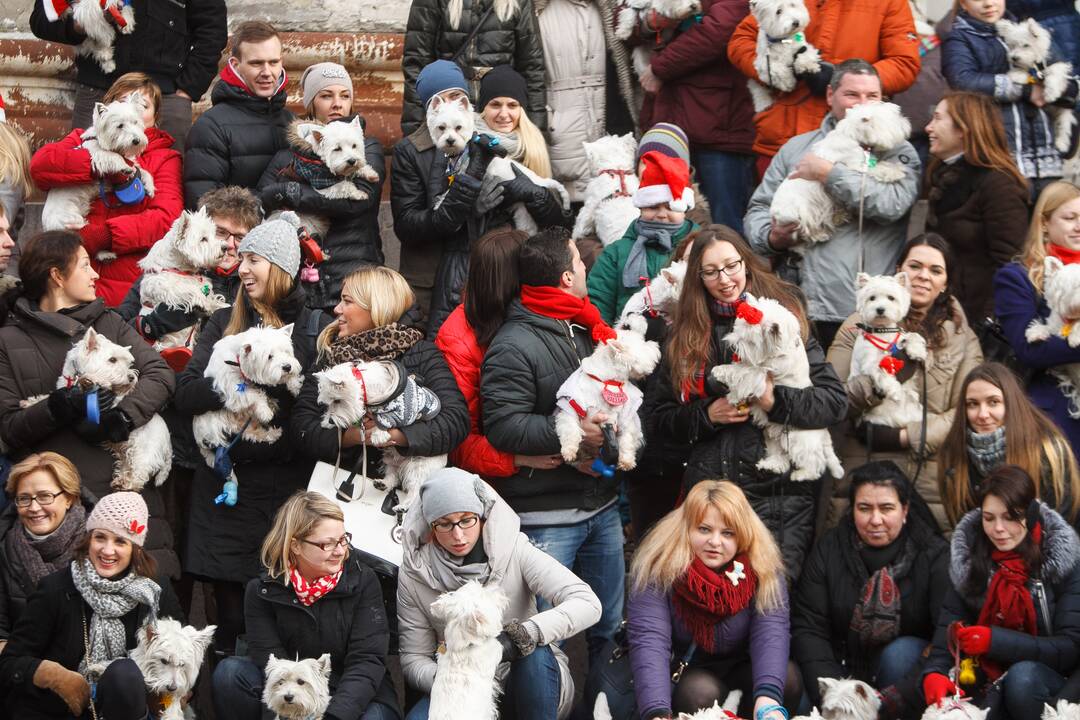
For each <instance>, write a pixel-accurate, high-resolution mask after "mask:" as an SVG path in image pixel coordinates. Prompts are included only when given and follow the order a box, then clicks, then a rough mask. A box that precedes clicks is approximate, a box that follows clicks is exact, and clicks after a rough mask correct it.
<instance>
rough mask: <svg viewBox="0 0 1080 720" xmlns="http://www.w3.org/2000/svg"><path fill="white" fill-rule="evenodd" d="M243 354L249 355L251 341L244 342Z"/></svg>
mask: <svg viewBox="0 0 1080 720" xmlns="http://www.w3.org/2000/svg"><path fill="white" fill-rule="evenodd" d="M244 354H245V355H250V354H251V343H244Z"/></svg>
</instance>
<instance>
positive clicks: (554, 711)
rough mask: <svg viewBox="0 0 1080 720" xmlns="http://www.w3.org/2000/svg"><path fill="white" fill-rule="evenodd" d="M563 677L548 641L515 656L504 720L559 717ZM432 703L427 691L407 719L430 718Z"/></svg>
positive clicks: (505, 697) (504, 701) (501, 705)
mask: <svg viewBox="0 0 1080 720" xmlns="http://www.w3.org/2000/svg"><path fill="white" fill-rule="evenodd" d="M559 678H560V676H559V661H558V660H556V659H555V653H553V652H552V651H551V648H550V647H548V646H546V645H545V646H541V647H538V648H536V650H534V651H533V652H532V654H530V655H528V656H526V657H523V658H520V659H518V660H515V661H514V662H513V663H511V664H510V676H509V677H508V678H507V679H506V691H505V692H504V693H503V696H502V699H501V700H500V701H499V710H500V712H499V717H500V718H502V719H503V720H555V719H556V717H557V716H558V712H559V693H560V690H561V688H562V685H561V682H560V679H559ZM430 707H431V697H430V696H429V695H425V696H424V697H423V698H421V699H420V702H418V703H416V704H415V705H413V707H412V710H410V711H409V714H408V715H406V717H405V720H427V716H428V709H429V708H430ZM365 720H366V718H365Z"/></svg>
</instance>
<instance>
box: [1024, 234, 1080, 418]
mask: <svg viewBox="0 0 1080 720" xmlns="http://www.w3.org/2000/svg"><path fill="white" fill-rule="evenodd" d="M1043 297H1045V298H1046V304H1047V305H1049V306H1050V316H1049V317H1047V318H1046V321H1045V322H1043V321H1041V320H1032V321H1031V324H1030V325H1029V326H1028V328H1027V331H1026V332H1025V334H1024V336H1025V338H1026V339H1027V341H1028V342H1029V343H1037V342H1045V341H1046V340H1049V339H1050V338H1052V337H1062V338H1065V342H1067V343H1068V344H1069V347H1071V348H1075V347H1080V328H1078V327H1076V321H1077V320H1078V319H1080V265H1075V264H1070V265H1065V264H1063V263H1062V262H1061V261H1060V260H1058V259H1057V258H1056V257H1053V256H1052V255H1051V256H1047V258H1046V260H1044V261H1043ZM1050 373H1051V374H1052V375H1053V376H1054V377H1056V378H1057V380H1058V387H1059V388H1060V389H1061V391H1062V393H1064V395H1065V397H1067V398H1068V399H1069V416H1070V417H1072V418H1080V363H1069V364H1067V365H1058V366H1057V367H1056V368H1054V369H1052V370H1051V371H1050Z"/></svg>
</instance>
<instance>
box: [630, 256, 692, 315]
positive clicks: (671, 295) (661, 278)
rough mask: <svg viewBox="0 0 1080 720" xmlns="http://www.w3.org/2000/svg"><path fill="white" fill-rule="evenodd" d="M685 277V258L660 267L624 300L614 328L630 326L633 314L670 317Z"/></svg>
mask: <svg viewBox="0 0 1080 720" xmlns="http://www.w3.org/2000/svg"><path fill="white" fill-rule="evenodd" d="M685 278H686V261H685V260H679V261H678V262H673V263H671V264H670V265H668V266H667V267H666V268H664V269H662V270H661V271H660V272H659V274H657V276H656V277H654V278H653V279H652V280H650V281H649V283H648V284H647V285H646V286H645V287H643V288H641V289H640V290H638V291H637V292H636V293H634V294H633V295H631V296H630V299H629V300H627V301H626V305H624V306H623V311H622V315H621V316H619V321H618V322H617V323H615V328H616V329H621V328H624V327H630V325H629V323H630V318H631V317H632V316H635V315H639V316H644V315H651V316H652V317H656V316H660V317H662V318H665V319H668V318H670V317H671V313H672V311H673V310H674V309H675V304H676V303H677V302H679V294H680V293H682V284H683V280H684V279H685Z"/></svg>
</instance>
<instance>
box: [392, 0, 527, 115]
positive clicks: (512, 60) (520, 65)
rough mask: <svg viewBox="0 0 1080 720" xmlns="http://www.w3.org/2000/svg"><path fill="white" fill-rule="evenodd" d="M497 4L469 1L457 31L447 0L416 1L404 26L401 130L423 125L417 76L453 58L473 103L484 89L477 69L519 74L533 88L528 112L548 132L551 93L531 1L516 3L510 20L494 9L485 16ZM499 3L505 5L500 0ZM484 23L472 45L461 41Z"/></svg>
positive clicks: (484, 0) (482, 0)
mask: <svg viewBox="0 0 1080 720" xmlns="http://www.w3.org/2000/svg"><path fill="white" fill-rule="evenodd" d="M495 2H497V0H465V1H464V2H463V3H462V5H463V7H464V9H463V10H462V12H461V20H460V22H459V23H458V26H457V29H452V28H451V26H450V11H449V5H450V3H449V2H448V0H413V4H412V7H411V8H410V9H409V20H408V23H407V24H406V26H405V50H404V54H403V56H402V58H401V70H402V72H403V73H404V75H405V101H404V105H403V107H402V108H401V132H402V134H403V135H409V134H411V133H413V132H414V131H415V130H416V129H417V128H419V127H422V126H423V125H424V108H422V107H421V106H420V98H419V97H418V96H417V94H416V78H417V76H418V75H419V74H420V71H421V70H423V69H424V67H425V66H426V65H428V64H429V63H431V62H434V61H435V60H453V61H455V62H456V63H457V64H458V65H460V66H461V68H462V70H464V71H465V79H466V80H469V81H470V88H471V90H472V92H471V93H470V95H471V96H472V99H473V101H474V102H475V101H476V98H477V96H478V95H479V91H480V78H481V77H482V76H483V72H481V73H479V74H478V73H477V72H476V71H475V70H474V68H482V69H483V70H484V71H486V70H489V69H491V68H493V67H495V66H497V65H509V66H511V67H513V68H514V69H515V70H517V71H518V72H519V73H521V75H522V77H524V78H525V82H526V84H527V85H528V86H529V98H528V102H527V103H526V108H525V109H526V111H527V112H528V113H529V119H530V120H532V121H533V124H535V125H536V127H538V128H540V129H541V130H545V129H547V107H546V105H547V92H546V90H545V87H546V86H545V77H544V47H543V44H542V43H541V42H540V28H539V25H538V24H537V22H536V13H535V12H534V11H533V3H532V0H516V2H514V3H513V5H515V6H516V9H515V10H514V12H513V14H512V15H511V16H510V18H509V19H507V21H506V22H503V21H502V20H500V19H499V18H498V16H497V14H496V12H495V11H492V12H490V13H487V10H488V8H490V7H491V5H492V3H495ZM498 4H503V2H502V0H499V2H498ZM485 13H487V17H486V18H484V23H483V25H481V26H480V29H479V30H478V31H477V32H476V34H475V35H474V36H473V39H472V40H471V41H470V43H469V46H468V47H466V48H464V49H462V48H461V46H462V43H464V42H465V39H466V38H467V37H468V36H469V33H471V32H472V30H473V28H474V27H476V24H477V23H478V22H480V20H481V18H483V17H484V14H485Z"/></svg>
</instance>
